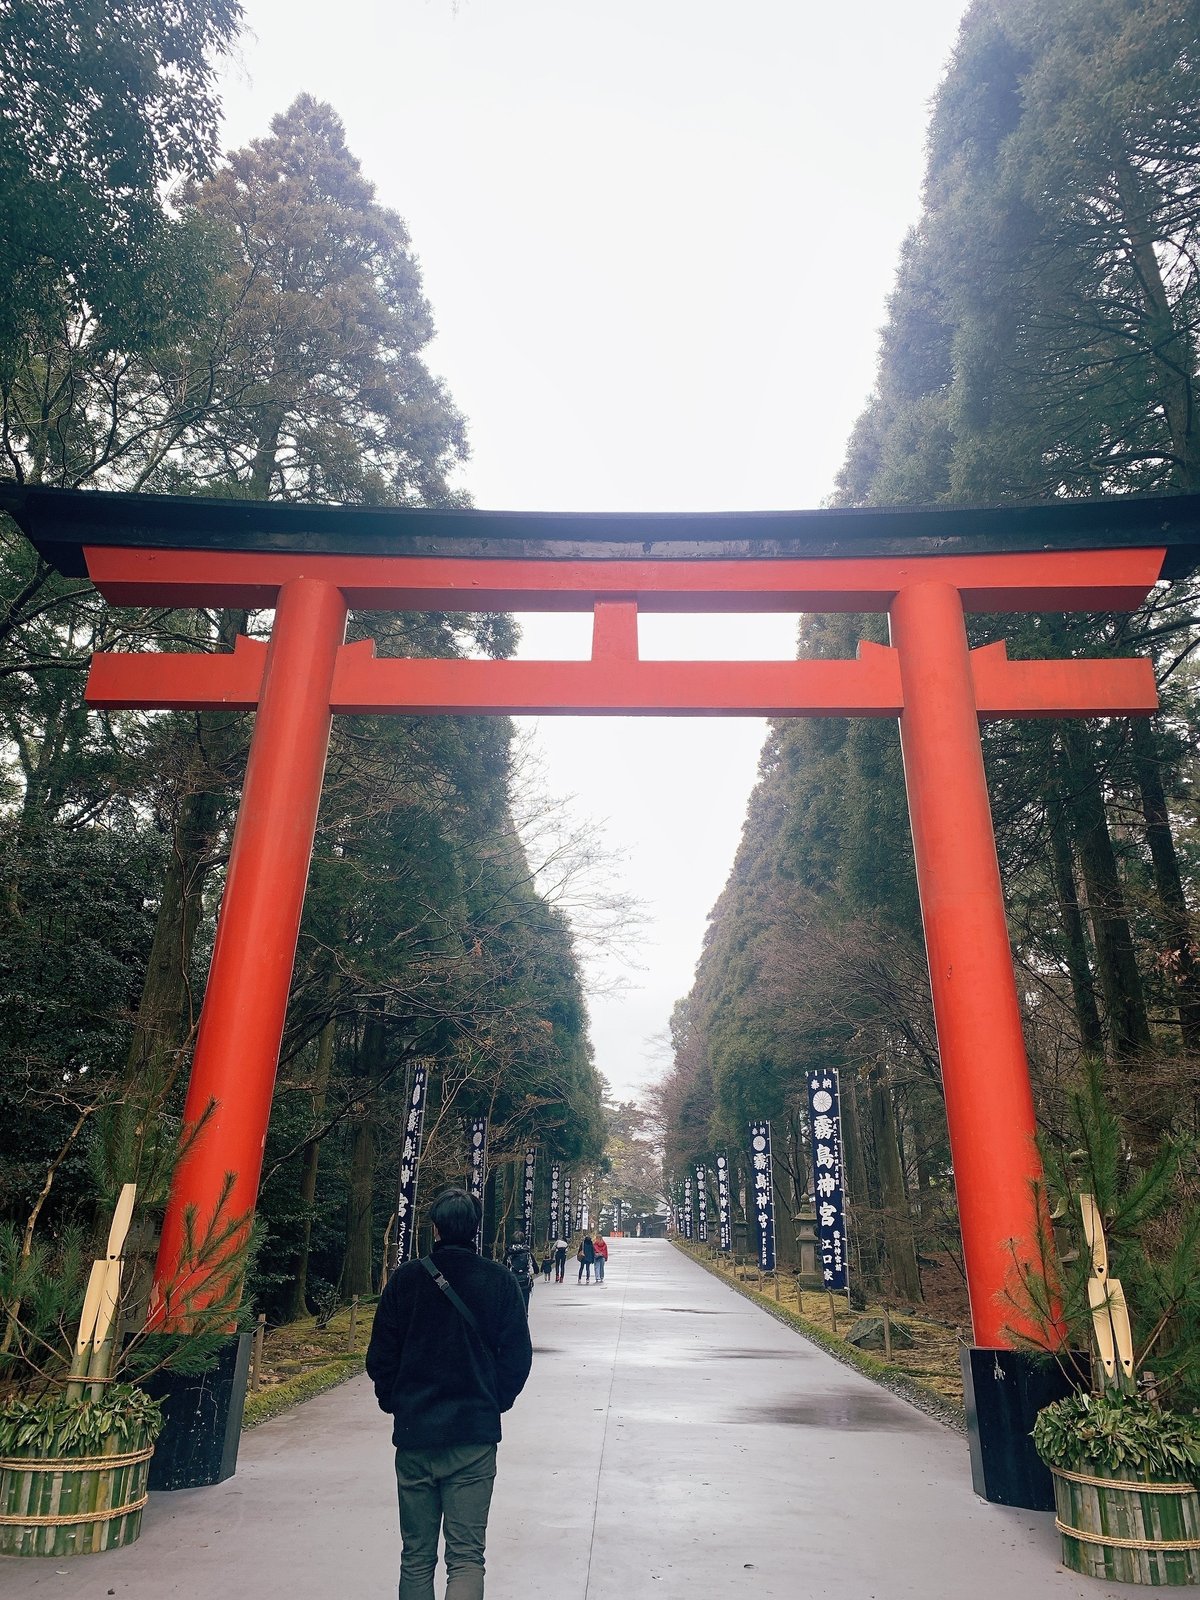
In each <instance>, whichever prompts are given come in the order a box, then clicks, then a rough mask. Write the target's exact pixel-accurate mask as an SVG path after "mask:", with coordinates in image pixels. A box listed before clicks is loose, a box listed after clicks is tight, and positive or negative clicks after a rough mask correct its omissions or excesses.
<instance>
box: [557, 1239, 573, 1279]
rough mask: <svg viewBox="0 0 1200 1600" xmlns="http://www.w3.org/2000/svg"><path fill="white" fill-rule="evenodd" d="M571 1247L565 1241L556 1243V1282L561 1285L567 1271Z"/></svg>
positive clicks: (559, 1240) (560, 1240)
mask: <svg viewBox="0 0 1200 1600" xmlns="http://www.w3.org/2000/svg"><path fill="white" fill-rule="evenodd" d="M569 1248H570V1246H569V1245H568V1244H567V1241H566V1240H565V1239H555V1241H554V1281H555V1283H561V1282H562V1281H563V1278H564V1277H565V1276H566V1271H567V1251H568V1249H569Z"/></svg>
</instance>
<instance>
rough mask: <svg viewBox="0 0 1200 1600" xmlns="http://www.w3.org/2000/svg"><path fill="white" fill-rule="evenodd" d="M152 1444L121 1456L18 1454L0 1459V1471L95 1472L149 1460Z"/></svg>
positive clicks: (128, 1451) (151, 1453)
mask: <svg viewBox="0 0 1200 1600" xmlns="http://www.w3.org/2000/svg"><path fill="white" fill-rule="evenodd" d="M153 1454H154V1446H153V1445H152V1444H151V1445H147V1446H146V1448H145V1449H144V1450H127V1451H126V1452H125V1454H124V1455H123V1456H70V1457H63V1458H62V1459H61V1460H60V1459H59V1458H57V1457H52V1456H19V1457H17V1459H16V1460H14V1461H0V1472H96V1471H98V1470H99V1469H100V1468H102V1467H132V1466H133V1465H134V1464H135V1463H136V1462H138V1461H149V1459H150V1457H151V1456H152V1455H153Z"/></svg>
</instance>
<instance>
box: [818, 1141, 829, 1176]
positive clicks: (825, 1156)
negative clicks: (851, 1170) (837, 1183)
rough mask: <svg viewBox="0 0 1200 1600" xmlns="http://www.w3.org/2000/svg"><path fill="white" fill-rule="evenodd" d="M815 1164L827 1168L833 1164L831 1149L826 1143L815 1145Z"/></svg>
mask: <svg viewBox="0 0 1200 1600" xmlns="http://www.w3.org/2000/svg"><path fill="white" fill-rule="evenodd" d="M817 1166H819V1167H825V1168H826V1169H827V1170H828V1169H829V1168H831V1167H832V1166H833V1150H832V1149H831V1147H830V1146H829V1145H827V1144H819V1145H818V1146H817Z"/></svg>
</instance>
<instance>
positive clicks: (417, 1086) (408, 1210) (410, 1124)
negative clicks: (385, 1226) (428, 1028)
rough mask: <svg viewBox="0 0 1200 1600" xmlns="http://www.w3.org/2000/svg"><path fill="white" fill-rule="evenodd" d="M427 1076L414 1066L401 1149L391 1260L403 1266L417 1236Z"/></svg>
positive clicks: (423, 1071) (422, 1070) (421, 1069)
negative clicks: (418, 1184)
mask: <svg viewBox="0 0 1200 1600" xmlns="http://www.w3.org/2000/svg"><path fill="white" fill-rule="evenodd" d="M428 1082H429V1075H428V1073H427V1072H426V1070H425V1068H424V1067H414V1069H413V1081H412V1093H411V1095H410V1096H409V1102H408V1120H407V1122H406V1123H405V1125H404V1145H403V1147H402V1149H401V1151H400V1194H399V1196H398V1198H397V1200H396V1250H395V1254H394V1257H393V1260H394V1263H395V1265H396V1266H398V1267H402V1266H403V1265H404V1263H405V1262H406V1261H407V1260H408V1258H409V1256H410V1255H411V1254H412V1247H413V1241H414V1238H415V1236H416V1218H417V1179H418V1177H419V1176H420V1171H421V1136H422V1133H423V1131H424V1127H425V1093H426V1089H427V1087H428Z"/></svg>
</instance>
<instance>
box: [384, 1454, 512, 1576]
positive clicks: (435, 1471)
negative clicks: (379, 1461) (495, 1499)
mask: <svg viewBox="0 0 1200 1600" xmlns="http://www.w3.org/2000/svg"><path fill="white" fill-rule="evenodd" d="M495 1478H496V1446H495V1445H494V1444H456V1445H450V1446H448V1447H447V1448H446V1449H444V1450H397V1451H396V1486H397V1489H398V1491H399V1496H400V1537H401V1540H402V1541H403V1545H402V1549H401V1552H400V1600H434V1596H433V1573H434V1568H435V1567H436V1566H437V1556H438V1535H439V1534H440V1533H443V1532H444V1533H445V1536H446V1600H483V1546H484V1540H485V1538H486V1537H487V1519H488V1511H489V1509H490V1507H491V1504H492V1484H493V1483H494V1482H495Z"/></svg>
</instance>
